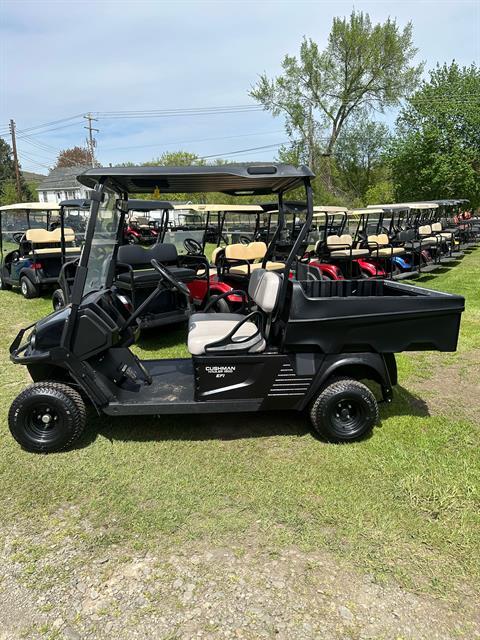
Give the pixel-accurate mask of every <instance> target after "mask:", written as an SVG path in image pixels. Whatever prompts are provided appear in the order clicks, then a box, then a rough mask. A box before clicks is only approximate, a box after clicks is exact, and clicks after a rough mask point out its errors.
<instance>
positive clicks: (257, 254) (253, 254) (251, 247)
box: [247, 242, 267, 260]
mask: <svg viewBox="0 0 480 640" xmlns="http://www.w3.org/2000/svg"><path fill="white" fill-rule="evenodd" d="M266 253H267V245H266V244H265V242H250V244H248V245H247V254H248V260H263V258H264V256H265V254H266Z"/></svg>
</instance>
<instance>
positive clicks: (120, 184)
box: [78, 163, 314, 195]
mask: <svg viewBox="0 0 480 640" xmlns="http://www.w3.org/2000/svg"><path fill="white" fill-rule="evenodd" d="M312 177H314V174H313V173H312V172H311V171H310V169H309V168H308V167H305V166H302V167H299V168H297V167H294V166H292V165H287V164H260V163H253V164H249V165H240V164H229V165H221V166H218V167H210V166H208V167H202V166H188V167H96V168H93V169H89V170H88V171H85V173H82V174H81V175H79V176H78V181H79V182H80V183H81V184H84V185H85V186H87V187H89V188H93V187H94V186H95V185H96V184H97V183H98V182H100V181H101V180H105V179H106V180H107V184H110V185H111V186H112V187H116V188H117V189H119V190H120V191H126V192H128V193H151V192H152V191H153V190H154V189H156V188H158V189H159V190H160V192H161V193H195V192H203V193H208V192H219V193H226V194H229V195H253V194H255V195H265V194H270V193H278V192H280V191H284V190H285V189H287V188H288V189H290V188H293V187H298V186H300V185H301V184H302V182H303V180H304V178H312Z"/></svg>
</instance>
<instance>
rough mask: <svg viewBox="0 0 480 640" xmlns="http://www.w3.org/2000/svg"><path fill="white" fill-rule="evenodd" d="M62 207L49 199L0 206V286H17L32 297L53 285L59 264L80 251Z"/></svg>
mask: <svg viewBox="0 0 480 640" xmlns="http://www.w3.org/2000/svg"><path fill="white" fill-rule="evenodd" d="M66 211H67V208H66V207H64V206H62V203H60V205H58V204H56V203H49V202H22V203H19V204H10V205H6V206H3V207H0V254H1V262H0V289H12V287H19V288H20V291H21V292H22V294H23V295H24V297H25V298H36V297H38V296H39V295H40V294H41V292H42V290H44V289H46V288H49V287H52V286H55V284H56V283H57V282H58V278H59V275H60V270H61V268H62V265H64V264H65V263H66V262H68V261H70V260H75V259H76V258H78V256H79V255H80V247H79V246H78V243H77V239H76V236H75V232H74V230H73V229H72V228H71V227H67V226H66V225H65V212H66ZM54 216H57V217H56V219H55V217H54Z"/></svg>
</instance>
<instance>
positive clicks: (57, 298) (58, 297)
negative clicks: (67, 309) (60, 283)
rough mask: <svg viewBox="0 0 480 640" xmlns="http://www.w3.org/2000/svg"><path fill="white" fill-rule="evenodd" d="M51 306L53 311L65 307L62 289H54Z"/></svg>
mask: <svg viewBox="0 0 480 640" xmlns="http://www.w3.org/2000/svg"><path fill="white" fill-rule="evenodd" d="M52 306H53V310H54V311H59V310H60V309H63V308H64V306H65V296H64V294H63V290H62V289H55V291H54V292H53V294H52Z"/></svg>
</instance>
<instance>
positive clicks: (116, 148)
mask: <svg viewBox="0 0 480 640" xmlns="http://www.w3.org/2000/svg"><path fill="white" fill-rule="evenodd" d="M278 133H283V131H280V130H279V131H268V132H266V133H265V132H264V131H257V132H256V133H242V134H240V135H234V136H221V137H216V138H200V139H198V138H197V139H196V140H180V141H176V142H159V143H155V144H139V145H131V146H127V147H102V148H103V151H123V150H124V149H145V148H148V147H168V146H173V145H178V144H194V143H196V142H211V141H213V140H230V139H232V138H249V137H251V136H270V135H277V134H278Z"/></svg>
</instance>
